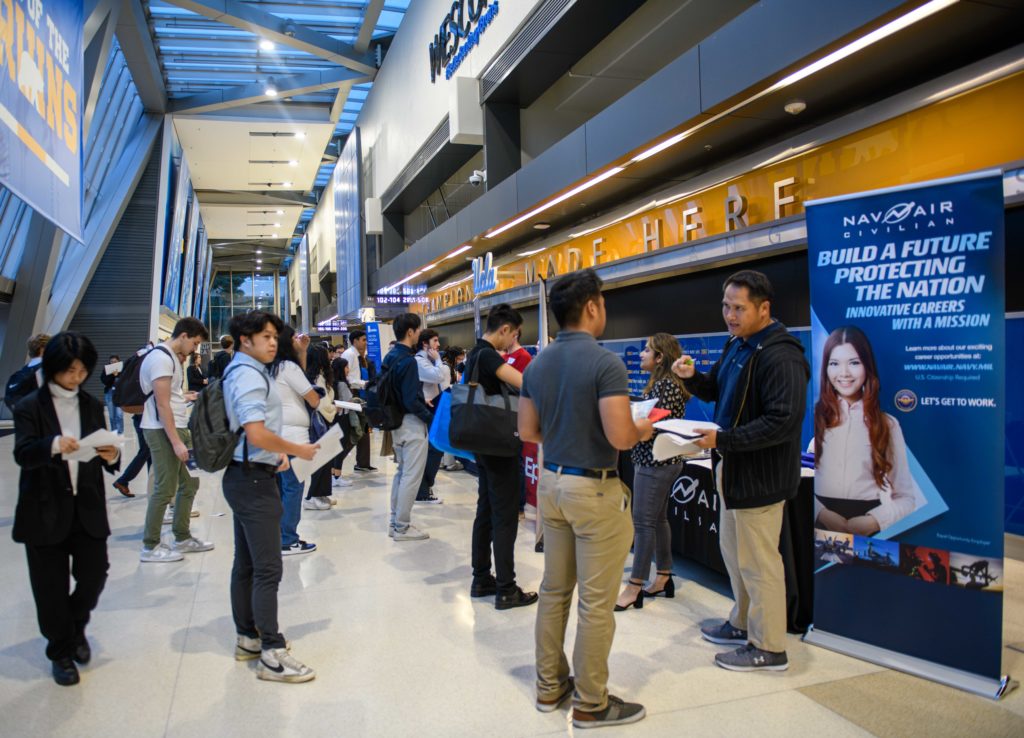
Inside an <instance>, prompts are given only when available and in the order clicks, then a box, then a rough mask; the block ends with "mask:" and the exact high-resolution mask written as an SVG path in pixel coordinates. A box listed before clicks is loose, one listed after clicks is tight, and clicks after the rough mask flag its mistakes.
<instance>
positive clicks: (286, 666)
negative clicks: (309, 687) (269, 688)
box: [256, 648, 316, 683]
mask: <svg viewBox="0 0 1024 738" xmlns="http://www.w3.org/2000/svg"><path fill="white" fill-rule="evenodd" d="M256 676H257V677H259V678H260V679H265V680H266V681H268V682H291V683H296V682H308V681H310V680H311V679H315V678H316V672H315V671H313V670H312V669H310V668H309V667H308V666H306V665H305V664H304V663H302V662H301V661H299V660H298V659H297V658H295V657H294V656H292V655H291V654H290V653H288V649H287V648H272V649H270V650H269V651H263V652H262V653H261V654H260V663H259V666H258V667H257V669H256Z"/></svg>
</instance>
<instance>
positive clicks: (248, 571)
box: [222, 465, 285, 650]
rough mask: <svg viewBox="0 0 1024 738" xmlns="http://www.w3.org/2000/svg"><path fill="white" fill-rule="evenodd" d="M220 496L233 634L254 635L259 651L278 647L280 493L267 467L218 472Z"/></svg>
mask: <svg viewBox="0 0 1024 738" xmlns="http://www.w3.org/2000/svg"><path fill="white" fill-rule="evenodd" d="M222 486H223V489H224V499H226V500H227V502H228V505H229V506H230V507H231V512H232V513H234V523H235V563H234V566H232V567H231V613H232V615H233V616H234V620H235V631H236V632H237V633H238V634H239V635H245V636H249V637H250V638H257V637H258V638H260V639H261V640H262V642H263V648H264V650H267V649H271V648H284V645H285V640H284V636H283V635H281V632H280V630H279V628H278V625H277V588H278V585H279V584H280V583H281V573H282V571H283V566H282V563H281V495H280V493H279V492H278V489H277V479H276V477H275V475H274V474H273V473H272V472H270V471H264V470H263V469H259V468H256V467H253V468H252V469H250V470H249V471H248V472H246V471H245V470H244V469H242V468H241V467H237V466H233V465H232V466H229V467H228V468H227V469H225V470H224V481H223V485H222Z"/></svg>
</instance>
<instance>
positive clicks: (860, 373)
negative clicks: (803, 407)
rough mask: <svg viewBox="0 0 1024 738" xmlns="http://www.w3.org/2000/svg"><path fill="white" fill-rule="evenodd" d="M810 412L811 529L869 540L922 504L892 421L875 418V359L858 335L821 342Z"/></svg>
mask: <svg viewBox="0 0 1024 738" xmlns="http://www.w3.org/2000/svg"><path fill="white" fill-rule="evenodd" d="M820 387H821V390H820V396H819V398H818V402H817V404H816V405H815V407H814V458H815V467H816V469H817V471H816V473H815V480H814V496H815V501H814V524H815V527H816V528H820V529H824V530H830V531H836V532H840V533H854V534H857V535H862V536H871V535H874V534H876V533H878V532H880V531H883V530H885V529H886V528H888V527H890V526H892V525H893V524H894V523H896V522H897V521H899V520H902V519H903V518H905V517H906V516H907V515H909V514H910V513H912V512H913V511H914V510H916V509H917V508H919V507H921V505H923V504H924V496H923V495H922V493H921V490H920V488H919V487H918V486H917V482H915V481H914V477H913V475H912V474H911V472H910V466H909V463H908V461H907V445H906V442H905V441H904V439H903V432H902V431H901V430H900V425H899V423H898V422H897V421H896V418H894V417H893V416H891V415H889V414H887V413H885V412H883V411H882V408H881V406H880V404H879V395H880V392H881V387H880V382H879V379H878V369H877V365H876V363H875V355H874V352H873V351H872V350H871V344H870V343H869V342H868V338H867V336H865V335H864V332H863V331H861V330H860V329H859V328H856V327H854V326H844V327H842V328H837V329H836V330H834V331H832V333H831V334H829V337H828V340H827V341H826V342H825V348H824V351H823V352H822V362H821V382H820Z"/></svg>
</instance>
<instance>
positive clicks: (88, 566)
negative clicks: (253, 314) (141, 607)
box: [13, 333, 120, 686]
mask: <svg viewBox="0 0 1024 738" xmlns="http://www.w3.org/2000/svg"><path fill="white" fill-rule="evenodd" d="M42 366H43V378H44V381H45V383H44V385H43V386H42V387H40V388H39V389H38V390H37V391H35V392H33V393H32V394H30V395H28V396H27V397H26V398H25V399H24V400H22V401H21V402H20V403H18V405H17V406H16V407H15V410H14V432H15V440H14V460H15V462H16V463H17V464H18V466H20V467H21V478H20V480H19V483H18V505H17V508H16V509H15V512H14V531H13V538H14V540H15V541H17V542H18V543H24V544H25V553H26V556H27V558H28V573H29V580H30V581H31V583H32V595H33V597H34V598H35V603H36V615H37V618H38V620H39V629H40V631H41V632H42V634H43V637H44V638H46V641H47V644H46V656H47V658H49V659H50V660H51V661H52V662H53V664H52V671H53V678H54V681H56V682H57V684H60V685H62V686H70V685H72V684H77V683H78V681H79V675H78V667H77V666H76V665H75V664H76V662H77V663H78V664H82V665H84V664H87V663H89V659H90V658H91V656H92V652H91V649H90V647H89V641H88V640H86V637H85V627H86V625H87V624H88V623H89V615H90V613H91V612H92V611H93V609H94V608H95V607H96V603H97V602H98V601H99V597H100V592H102V591H103V585H104V583H105V582H106V580H107V568H108V563H107V537H108V536H109V535H110V527H109V525H108V524H107V506H106V495H105V493H104V489H103V469H104V468H106V469H107V470H109V471H114V470H115V469H116V468H117V466H118V457H119V455H120V452H119V451H118V449H117V447H116V446H100V447H97V448H95V449H86V448H81V449H80V448H79V444H78V440H79V439H81V438H84V437H86V436H88V435H90V434H92V433H93V432H95V431H98V430H106V422H105V420H104V417H103V404H102V403H101V402H100V401H99V400H97V399H95V398H94V397H93V396H92V395H90V394H88V393H87V392H85V391H84V390H82V389H81V388H80V385H81V384H82V383H83V382H84V381H85V380H86V378H88V376H89V374H90V373H91V372H92V370H93V367H95V366H96V349H95V348H93V345H92V343H91V342H90V341H89V339H88V338H86V337H85V336H83V335H81V334H78V333H59V334H57V335H56V336H54V337H53V338H51V339H50V341H49V343H47V345H46V349H45V351H44V352H43V363H42ZM76 452H77V453H76ZM71 577H73V578H74V580H75V590H74V592H71V591H70V588H69V583H70V578H71Z"/></svg>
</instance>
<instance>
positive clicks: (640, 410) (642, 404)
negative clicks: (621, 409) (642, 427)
mask: <svg viewBox="0 0 1024 738" xmlns="http://www.w3.org/2000/svg"><path fill="white" fill-rule="evenodd" d="M657 404H658V398H657V397H655V398H654V399H653V400H639V401H637V402H631V403H629V410H630V412H632V413H633V420H640V418H646V417H647V416H648V415H650V414H651V410H653V409H654V406H655V405H657Z"/></svg>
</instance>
